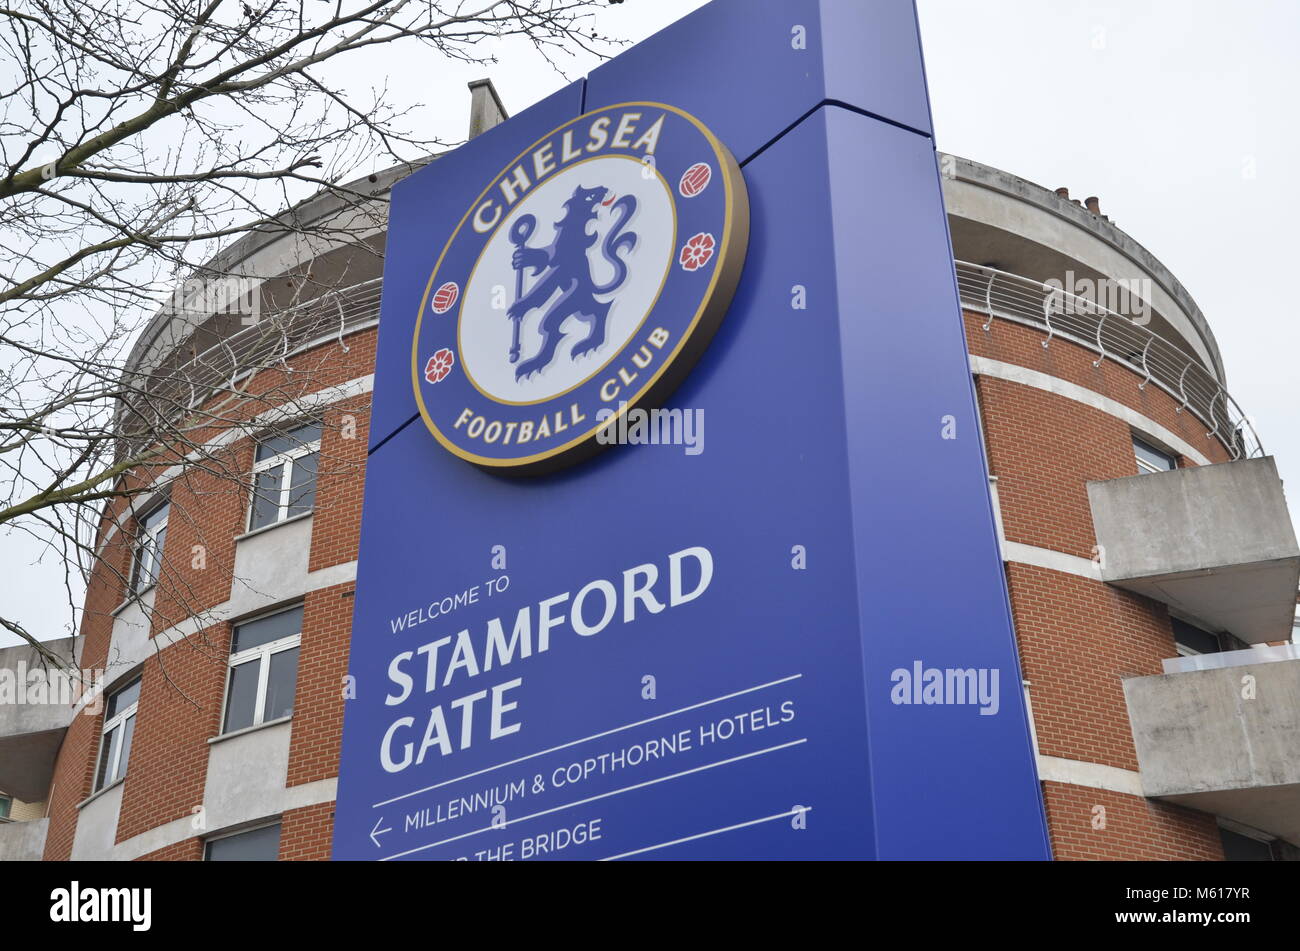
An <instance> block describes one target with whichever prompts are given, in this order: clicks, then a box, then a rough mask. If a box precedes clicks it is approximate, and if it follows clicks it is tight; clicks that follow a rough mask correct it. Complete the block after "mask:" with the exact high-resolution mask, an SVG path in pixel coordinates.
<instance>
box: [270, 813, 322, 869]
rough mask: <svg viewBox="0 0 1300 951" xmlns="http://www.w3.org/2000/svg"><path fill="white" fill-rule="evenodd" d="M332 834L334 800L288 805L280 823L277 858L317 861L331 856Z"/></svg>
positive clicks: (288, 860) (293, 860)
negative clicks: (297, 806) (300, 806)
mask: <svg viewBox="0 0 1300 951" xmlns="http://www.w3.org/2000/svg"><path fill="white" fill-rule="evenodd" d="M333 835H334V803H332V802H323V803H320V804H319V805H315V806H305V807H303V808H302V809H290V810H289V811H288V812H286V813H285V814H284V816H283V818H282V819H281V824H280V859H281V861H286V862H319V861H323V860H324V859H328V858H329V857H330V852H331V849H332V846H331V838H332V836H333Z"/></svg>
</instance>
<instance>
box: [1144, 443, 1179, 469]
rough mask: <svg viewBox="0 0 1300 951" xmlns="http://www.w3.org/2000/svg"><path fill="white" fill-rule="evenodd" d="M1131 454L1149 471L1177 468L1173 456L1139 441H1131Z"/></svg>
mask: <svg viewBox="0 0 1300 951" xmlns="http://www.w3.org/2000/svg"><path fill="white" fill-rule="evenodd" d="M1133 452H1134V453H1136V454H1137V457H1138V461H1139V462H1140V463H1142V462H1144V463H1146V465H1147V467H1148V468H1150V469H1160V470H1173V469H1176V468H1177V467H1178V466H1177V460H1175V459H1174V457H1173V456H1171V455H1169V454H1168V453H1165V452H1161V451H1160V450H1159V449H1156V448H1155V447H1154V446H1148V445H1147V444H1146V443H1144V442H1143V441H1142V440H1140V439H1134V440H1133Z"/></svg>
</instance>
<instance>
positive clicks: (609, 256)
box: [506, 186, 637, 380]
mask: <svg viewBox="0 0 1300 951" xmlns="http://www.w3.org/2000/svg"><path fill="white" fill-rule="evenodd" d="M608 194H609V189H607V188H603V187H597V188H583V187H581V186H579V187H577V188H575V189H574V190H573V195H572V196H571V197H570V198H569V199H568V200H567V201H565V203H564V216H563V217H562V218H561V219H560V220H559V221H557V222H556V223H555V240H554V241H552V242H551V245H550V246H549V247H545V248H530V247H528V239H529V237H531V236H532V233H533V230H534V229H535V228H536V227H537V219H536V218H535V217H534V216H532V215H521V216H520V217H519V218H518V219H517V220H516V221H515V223H514V224H513V225H512V226H511V228H510V241H511V243H512V244H514V245H515V253H514V256H513V258H512V263H513V265H514V268H515V302H514V303H513V304H511V305H510V308H509V309H508V310H507V311H506V316H507V317H509V318H510V319H511V320H513V321H514V340H513V343H512V344H511V347H510V362H511V363H515V362H517V361H518V360H519V328H520V325H521V324H522V323H523V318H524V317H525V315H527V314H528V313H529V312H530V311H533V310H536V309H537V308H539V307H544V306H545V305H546V304H547V303H548V302H550V300H551V298H552V297H555V294H556V292H557V291H558V292H559V294H560V296H559V297H558V298H556V300H555V303H553V304H551V307H550V309H549V310H547V311H546V314H545V315H544V316H543V317H542V321H541V325H540V327H539V330H540V331H541V334H542V344H541V347H540V348H538V351H537V353H535V354H534V355H533V356H531V357H529V358H528V359H527V360H524V361H523V362H522V363H520V364H519V366H517V367H516V368H515V379H516V380H522V379H524V378H526V377H528V376H531V375H532V374H534V373H538V372H540V371H541V370H543V369H545V368H546V367H547V366H549V365H550V363H551V361H552V360H554V359H555V351H556V349H557V348H558V347H559V345H560V342H561V341H562V340H563V339H564V337H565V336H566V334H564V333H562V332H561V330H560V327H561V325H562V324H563V323H564V322H565V321H566V320H568V319H569V318H570V317H578V318H580V319H582V320H584V321H586V322H587V325H588V327H589V328H590V329H589V330H588V332H587V336H586V337H584V338H583V339H582V340H580V341H578V342H577V343H576V344H574V346H573V350H572V351H571V353H572V356H573V357H574V358H575V359H576V358H578V357H581V356H583V355H584V354H587V353H590V352H591V351H593V350H595V349H596V348H597V347H599V346H600V345H601V344H603V343H604V342H605V323H606V321H607V320H608V318H609V308H610V306H611V305H612V304H613V301H604V302H601V301H598V300H596V298H597V297H599V296H603V295H606V294H612V293H613V292H614V291H616V290H618V288H619V287H621V286H622V284H623V282H624V281H625V280H627V262H626V260H625V259H624V255H626V254H627V253H630V252H631V251H632V249H633V248H635V247H636V242H637V236H636V232H633V231H624V230H623V229H624V228H625V227H626V225H627V223H628V220H629V219H630V218H631V217H632V216H633V215H634V214H635V213H636V207H637V202H636V197H635V196H634V195H624V196H623V197H622V198H620V199H619V200H618V201H617V202H614V205H613V212H614V214H615V215H616V218H615V221H614V224H613V226H612V227H611V228H610V229H609V232H608V233H607V234H606V235H605V242H604V244H603V245H602V246H601V253H602V254H603V255H604V257H605V260H607V261H609V263H610V264H612V265H613V266H614V276H613V278H612V279H611V280H610V281H609V283H607V284H596V282H595V281H594V279H593V278H592V276H591V262H590V260H588V258H587V250H588V249H589V248H590V247H591V246H592V245H594V244H595V243H596V241H597V240H599V238H598V236H597V235H594V234H588V233H587V225H588V223H590V222H591V221H593V220H595V217H596V212H597V211H598V210H599V208H600V207H601V205H602V204H603V203H604V202H605V196H606V195H608ZM529 268H531V269H532V271H533V274H534V275H537V274H541V275H542V276H541V278H540V279H538V281H537V282H536V283H535V284H534V285H533V286H532V287H531V288H529V290H528V293H526V294H525V293H524V290H523V285H524V271H525V270H527V269H529ZM542 272H545V273H544V274H543V273H542Z"/></svg>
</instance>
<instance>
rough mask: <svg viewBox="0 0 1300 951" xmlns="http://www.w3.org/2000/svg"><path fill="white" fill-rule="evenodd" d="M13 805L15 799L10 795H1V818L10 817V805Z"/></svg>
mask: <svg viewBox="0 0 1300 951" xmlns="http://www.w3.org/2000/svg"><path fill="white" fill-rule="evenodd" d="M12 805H13V800H12V799H10V798H9V797H8V796H0V819H8V818H9V807H10V806H12Z"/></svg>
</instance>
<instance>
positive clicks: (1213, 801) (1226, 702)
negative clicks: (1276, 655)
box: [1124, 660, 1300, 844]
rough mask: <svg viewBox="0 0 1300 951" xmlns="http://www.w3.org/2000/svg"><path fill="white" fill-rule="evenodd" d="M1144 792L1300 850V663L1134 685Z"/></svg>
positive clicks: (1133, 720)
mask: <svg viewBox="0 0 1300 951" xmlns="http://www.w3.org/2000/svg"><path fill="white" fill-rule="evenodd" d="M1124 697H1125V699H1126V701H1127V702H1128V710H1129V721H1130V724H1131V726H1132V729H1133V742H1134V745H1135V746H1136V748H1137V754H1138V763H1139V766H1140V769H1141V775H1142V789H1143V792H1144V793H1145V794H1146V795H1147V796H1150V797H1153V798H1159V799H1163V800H1166V801H1168V802H1173V803H1176V804H1178V805H1182V806H1187V807H1189V808H1192V809H1199V810H1201V811H1203V812H1210V813H1213V814H1215V815H1219V816H1226V817H1227V818H1229V819H1234V820H1236V821H1238V822H1242V823H1245V824H1246V825H1248V826H1251V827H1253V828H1256V829H1259V830H1261V831H1264V832H1268V833H1270V834H1272V835H1276V836H1278V837H1279V838H1282V839H1285V840H1287V841H1288V842H1291V843H1293V844H1296V843H1300V757H1297V756H1296V750H1297V742H1298V741H1297V738H1298V737H1300V660H1288V661H1277V662H1274V663H1267V662H1266V663H1260V664H1253V665H1245V666H1237V667H1224V668H1221V669H1218V670H1197V671H1191V672H1188V673H1178V674H1160V675H1158V676H1154V677H1131V678H1129V679H1127V680H1125V681H1124Z"/></svg>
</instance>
